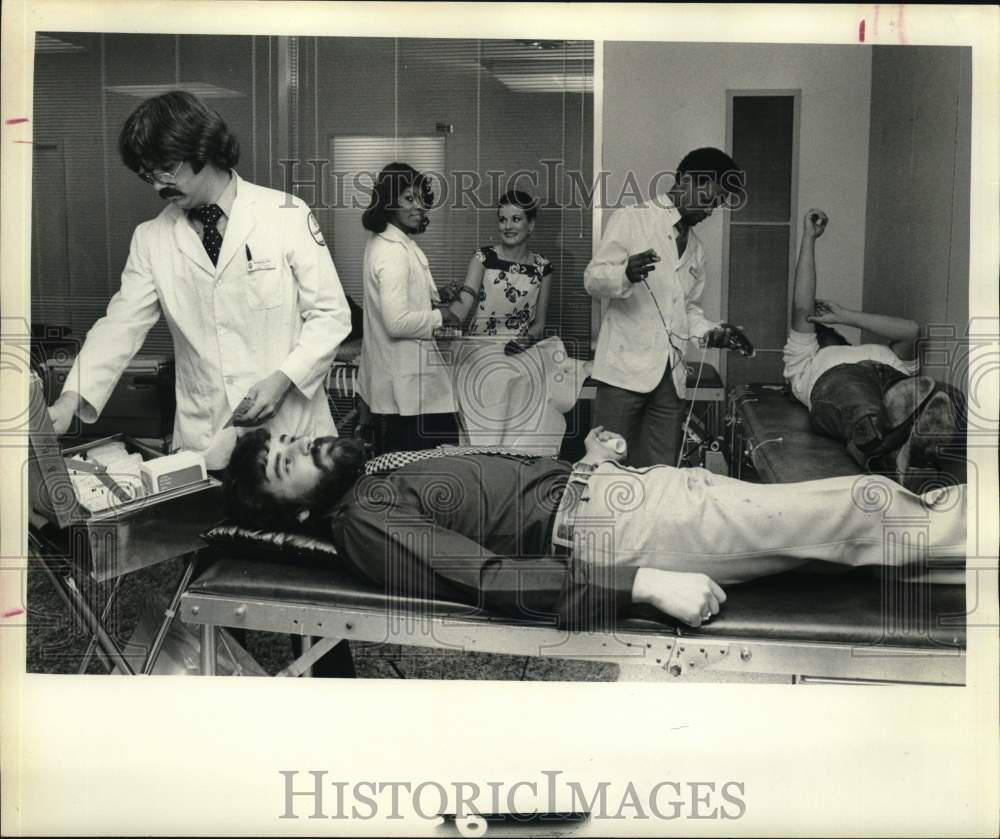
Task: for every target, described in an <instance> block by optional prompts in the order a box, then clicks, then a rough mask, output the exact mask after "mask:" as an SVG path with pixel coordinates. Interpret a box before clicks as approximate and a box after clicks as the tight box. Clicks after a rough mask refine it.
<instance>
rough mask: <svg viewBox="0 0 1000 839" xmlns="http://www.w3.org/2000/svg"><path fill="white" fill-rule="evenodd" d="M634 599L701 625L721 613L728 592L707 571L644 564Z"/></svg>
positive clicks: (675, 616)
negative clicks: (667, 568) (676, 569)
mask: <svg viewBox="0 0 1000 839" xmlns="http://www.w3.org/2000/svg"><path fill="white" fill-rule="evenodd" d="M632 602H633V603H648V604H649V605H650V606H652V607H653V608H655V609H658V610H659V611H661V612H663V613H664V614H666V615H670V617H672V618H677V620H679V621H681V622H682V623H686V624H687V625H688V626H701V625H702V624H703V623H705V621H707V620H711V619H712V617H714V616H715V615H717V614H719V609H720V608H721V604H722V603H725V602H726V593H725V592H724V591H723V590H722V588H720V587H719V585H718V584H717V583H716V582H715V581H714V580H712V579H711V578H710V577H706V576H705V575H704V574H693V573H687V572H681V571H663V570H661V569H659V568H640V569H638V570H637V571H636V572H635V580H634V582H633V583H632Z"/></svg>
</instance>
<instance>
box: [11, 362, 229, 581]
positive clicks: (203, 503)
mask: <svg viewBox="0 0 1000 839" xmlns="http://www.w3.org/2000/svg"><path fill="white" fill-rule="evenodd" d="M30 387H31V399H30V420H29V428H30V434H29V443H30V445H29V454H28V497H29V499H30V504H31V508H30V509H31V513H30V521H31V523H32V525H34V526H37V527H39V528H44V529H45V530H46V532H47V533H48V536H49V540H50V541H54V542H58V543H60V544H61V545H63V546H64V549H65V551H66V556H67V558H70V559H73V560H78V561H79V562H81V563H82V564H83V566H84V568H85V570H86V571H87V572H88V573H89V574H90V575H91V576H92V577H93V578H94V579H95V580H97V581H103V580H107V579H111V578H114V577H118V576H121V575H122V574H126V573H129V572H131V571H135V570H137V569H139V568H144V567H146V566H149V565H154V564H156V563H158V562H163V561H164V560H168V559H172V558H174V557H177V556H180V555H182V554H185V553H188V552H190V551H194V550H197V549H199V548H201V547H203V546H204V543H203V542H202V541H201V539H200V538H199V534H200V533H202V532H203V531H205V530H206V529H208V528H209V527H211V526H212V525H213V524H215V523H216V522H217V521H218V520H219V519H220V518H222V491H221V490H222V485H221V483H220V482H219V481H218V480H216V479H215V478H212V477H208V478H206V479H205V480H204V481H199V482H198V483H195V484H190V485H188V486H184V487H180V488H178V489H175V490H170V491H167V492H161V493H157V494H155V495H152V496H148V497H145V498H138V499H135V500H133V501H126V502H121V503H119V504H116V505H115V506H113V507H110V508H109V509H107V510H103V511H100V512H97V513H91V512H89V511H88V510H87V509H86V508H84V507H83V506H82V505H81V504H80V503H79V502H78V501H77V498H76V495H75V493H74V491H73V486H72V482H71V481H70V477H69V472H68V470H67V468H66V464H65V462H64V460H63V458H64V457H71V456H72V455H76V454H82V453H84V452H86V451H89V450H90V449H93V448H95V447H97V446H101V445H104V444H107V443H112V442H122V443H124V444H125V448H126V450H127V451H128V452H129V453H135V452H138V453H139V454H141V455H142V457H143V460H149V459H152V458H156V457H159V456H160V454H161V453H160V452H158V451H156V450H155V449H153V448H151V447H149V446H147V445H145V444H143V443H141V442H139V441H138V440H135V439H133V438H132V437H130V436H128V435H126V434H114V435H111V436H108V437H105V438H103V439H101V440H95V441H88V442H87V443H84V444H82V445H78V446H73V447H71V448H68V449H65V450H63V449H60V447H59V443H58V438H57V437H56V434H55V430H54V429H53V427H52V423H51V421H50V419H49V415H48V411H47V410H46V406H45V397H44V396H43V393H42V386H41V382H40V381H39V380H38V379H37V378H34V377H33V378H32V382H31V385H30ZM111 477H114V476H113V474H112V476H111Z"/></svg>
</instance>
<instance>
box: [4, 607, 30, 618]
mask: <svg viewBox="0 0 1000 839" xmlns="http://www.w3.org/2000/svg"><path fill="white" fill-rule="evenodd" d="M23 614H24V609H8V610H7V611H6V612H4V613H3V614H2V615H0V617H3V618H16V617H17V616H18V615H23Z"/></svg>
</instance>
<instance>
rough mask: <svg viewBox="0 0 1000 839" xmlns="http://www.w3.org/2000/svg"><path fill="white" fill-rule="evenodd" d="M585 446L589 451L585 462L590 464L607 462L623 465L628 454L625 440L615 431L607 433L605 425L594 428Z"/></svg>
mask: <svg viewBox="0 0 1000 839" xmlns="http://www.w3.org/2000/svg"><path fill="white" fill-rule="evenodd" d="M583 445H584V446H585V447H586V449H587V456H586V458H584V460H586V461H587V462H588V463H603V462H604V461H605V460H612V461H614V462H615V463H621V462H622V461H623V460H624V459H625V456H626V455H627V454H628V444H627V443H626V442H625V438H624V437H622V436H621V434H615V432H614V431H605V430H604V426H603V425H599V426H597V428H592V429H591V430H590V433H589V434H588V435H587V438H586V439H585V440H584V441H583Z"/></svg>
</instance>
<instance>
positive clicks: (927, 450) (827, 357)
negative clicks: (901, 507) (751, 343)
mask: <svg viewBox="0 0 1000 839" xmlns="http://www.w3.org/2000/svg"><path fill="white" fill-rule="evenodd" d="M828 221H829V219H828V217H827V215H826V213H824V212H823V211H822V210H815V209H813V210H809V211H807V212H806V214H805V217H804V218H803V220H802V240H801V242H800V246H799V258H798V262H797V263H796V265H795V288H794V293H793V301H792V323H791V329H790V330H789V333H788V341H787V342H786V343H785V347H784V350H783V352H782V354H783V358H784V364H785V369H784V375H785V378H786V379H788V381H789V383H790V385H791V388H792V393H793V394H794V395H795V398H796V399H798V400H799V402H801V403H802V404H803V405H805V406H806V407H807V408H808V409H809V417H810V420H811V421H812V424H813V425H814V426H815V427H816V428H817V429H819V430H820V431H822V432H823V433H824V434H826V435H827V436H829V437H833V438H834V439H836V440H840V441H841V442H843V443H845V444H846V447H847V451H848V453H849V454H850V455H851V457H852V458H854V460H855V462H856V463H857V464H858V465H859V466H860V467H861V468H862V469H867V470H869V471H871V472H878V473H880V474H884V475H889V476H890V477H894V478H895V479H896V480H897V481H898V482H899V483H901V484H903V485H904V486H906V487H907V488H909V489H912V490H915V491H919V489H920V488H921V484H922V482H923V480H924V478H926V479H928V480H929V481H931V482H933V483H940V482H941V481H940V479H939V478H938V474H940V473H945V474H948V475H951V477H952V478H953V479H954V480H956V481H957V482H959V483H962V482H964V481H965V468H964V467H965V462H964V457H963V456H961V450H962V445H963V439H962V438H963V437H964V433H963V431H962V426H963V425H964V420H963V416H964V410H963V405H962V403H963V402H964V398H963V396H962V394H961V392H960V391H959V390H958V389H956V388H954V387H951V386H950V385H948V384H941V383H938V382H935V381H934V380H933V379H931V378H929V377H928V376H921V375H919V373H920V360H919V358H918V357H917V355H918V353H917V344H918V340H919V338H920V333H921V329H920V325H919V324H918V323H917V322H916V321H913V320H910V319H909V318H900V317H894V316H892V315H881V314H873V313H871V312H860V311H853V310H851V309H848V308H846V307H844V306H841V305H839V304H838V303H836V302H834V301H833V300H821V299H818V298H817V297H816V240H817V239H819V238H820V237H821V236H822V235H823V233H824V232H825V230H826V226H827V222H828ZM834 326H853V327H856V328H858V329H861V330H863V331H865V332H869V333H872V334H874V335H880V336H882V337H883V338H885V339H887V341H888V343H887V344H878V343H864V344H857V345H852V344H851V343H850V342H849V341H848V340H847V339H846V338H845V337H844V336H843V335H841V334H840V333H839V332H838V331H837V330H836V329H834V328H833V327H834ZM942 449H944V450H950V452H951V455H950V456H948V457H942V456H941V454H940V451H941V450H942ZM921 469H922V470H925V474H924V475H923V476H922V475H921V473H920V471H918V470H921Z"/></svg>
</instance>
